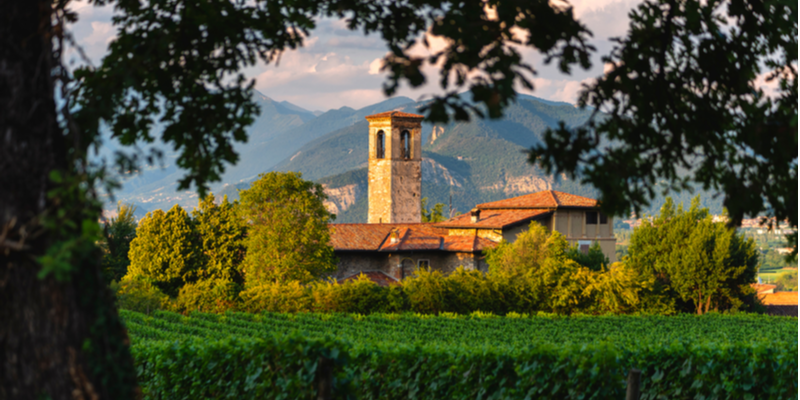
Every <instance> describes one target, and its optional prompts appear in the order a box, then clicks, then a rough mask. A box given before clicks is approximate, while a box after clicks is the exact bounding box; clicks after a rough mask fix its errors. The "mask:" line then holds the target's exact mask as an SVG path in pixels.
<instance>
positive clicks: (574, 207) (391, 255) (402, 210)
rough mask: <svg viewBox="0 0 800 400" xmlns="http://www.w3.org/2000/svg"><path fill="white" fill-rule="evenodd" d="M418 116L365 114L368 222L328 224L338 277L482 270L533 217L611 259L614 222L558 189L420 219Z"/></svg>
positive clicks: (592, 204) (388, 279) (381, 278)
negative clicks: (488, 255) (492, 252)
mask: <svg viewBox="0 0 800 400" xmlns="http://www.w3.org/2000/svg"><path fill="white" fill-rule="evenodd" d="M423 118H424V117H423V116H422V115H417V114H409V113H403V112H399V111H389V112H384V113H380V114H374V115H370V116H367V117H366V119H367V121H369V217H368V223H366V224H331V225H330V227H331V244H332V245H333V248H334V251H335V253H336V256H337V257H338V258H339V269H338V271H337V272H336V274H335V276H334V277H335V278H337V279H339V280H340V281H343V280H348V279H353V278H354V277H355V276H357V275H358V274H359V273H364V274H365V275H367V276H368V277H369V278H370V279H372V280H374V281H375V282H377V283H379V284H382V285H387V284H390V283H392V282H396V281H399V280H402V279H403V278H404V277H407V276H410V275H413V274H414V272H415V271H416V270H417V269H419V268H431V269H434V270H439V271H441V272H442V273H444V274H448V273H451V272H453V271H454V270H455V269H456V268H458V267H459V266H463V267H464V268H466V269H477V270H480V271H484V272H485V271H487V270H488V265H487V264H486V261H485V259H484V255H483V251H484V250H486V249H489V248H492V247H494V246H496V245H497V244H498V243H499V242H500V241H501V240H506V241H508V242H513V241H514V240H516V238H517V235H519V234H520V233H522V232H524V231H525V230H527V229H528V227H529V226H530V224H531V222H532V221H536V222H538V223H541V224H542V225H544V226H545V227H546V228H547V229H548V230H549V231H552V230H554V229H555V230H557V231H559V232H561V233H562V234H563V235H564V236H565V237H566V238H567V240H568V241H569V242H570V244H571V245H577V246H578V247H579V248H580V249H581V250H583V251H588V249H589V247H590V246H591V245H592V244H593V243H594V242H599V243H600V247H601V248H602V250H603V253H604V254H605V255H606V257H608V259H609V260H610V261H611V262H614V261H616V253H615V242H616V241H615V238H614V232H613V221H612V218H611V217H610V216H606V215H604V214H603V213H601V212H600V211H599V209H598V203H597V200H594V199H590V198H587V197H582V196H576V195H572V194H569V193H564V192H558V191H555V190H546V191H541V192H536V193H532V194H527V195H523V196H518V197H513V198H510V199H506V200H500V201H494V202H490V203H483V204H478V205H476V206H475V208H473V209H472V210H471V211H470V212H469V213H468V214H463V215H459V216H456V217H454V218H451V219H450V220H447V221H444V222H438V223H423V222H421V221H422V209H421V198H422V196H421V186H422V173H421V163H422V139H421V137H422V119H423Z"/></svg>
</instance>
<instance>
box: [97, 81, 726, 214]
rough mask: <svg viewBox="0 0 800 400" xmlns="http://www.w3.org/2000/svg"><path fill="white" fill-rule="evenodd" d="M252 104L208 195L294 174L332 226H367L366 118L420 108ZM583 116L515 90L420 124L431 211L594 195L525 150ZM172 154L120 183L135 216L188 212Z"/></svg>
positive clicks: (261, 99)
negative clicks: (494, 103)
mask: <svg viewBox="0 0 800 400" xmlns="http://www.w3.org/2000/svg"><path fill="white" fill-rule="evenodd" d="M254 100H255V101H256V102H257V104H258V105H259V107H260V109H261V113H260V115H259V116H258V117H257V118H256V120H255V122H254V123H253V125H252V126H250V127H249V128H248V133H249V135H248V137H249V139H248V142H247V143H244V144H243V143H239V144H236V145H235V149H236V151H237V152H238V153H239V155H240V159H239V162H238V163H237V164H236V165H234V166H229V167H228V168H227V170H226V171H225V173H224V175H223V180H222V182H219V183H217V184H214V185H212V191H213V192H214V193H215V194H217V195H218V196H219V197H221V196H222V195H227V196H228V197H229V198H231V199H235V198H238V194H237V191H238V190H239V189H244V188H247V187H249V184H250V182H252V181H253V180H255V179H256V178H257V177H258V174H260V173H263V172H268V171H298V172H301V173H302V174H303V177H304V178H305V179H309V180H313V181H316V182H319V183H321V184H323V185H324V186H325V187H326V192H327V194H328V196H329V199H328V201H327V202H326V206H327V207H328V208H329V210H330V211H332V212H334V213H335V214H337V218H336V222H366V216H367V204H368V203H367V195H366V194H367V186H366V185H367V170H366V166H367V144H368V141H367V127H368V125H367V121H366V120H365V119H364V117H365V116H367V115H370V114H375V113H379V112H384V111H392V110H397V111H403V112H411V113H422V112H421V111H420V109H421V108H422V107H423V106H424V105H425V102H420V101H414V100H412V99H410V98H407V97H394V98H390V99H387V100H385V101H382V102H379V103H377V104H373V105H370V106H367V107H364V108H361V109H358V110H356V109H352V108H349V107H342V108H339V109H336V110H329V111H326V112H323V113H320V112H312V111H308V110H305V109H303V108H302V107H299V106H296V105H294V104H291V103H289V102H285V101H283V102H277V101H275V100H272V99H270V98H269V97H267V96H265V95H263V94H261V93H258V92H255V93H254ZM590 113H591V111H588V110H582V109H578V108H576V107H574V106H573V105H571V104H568V103H558V102H552V101H548V100H543V99H539V98H536V97H533V96H528V95H522V94H520V95H518V98H517V101H516V102H515V103H514V104H512V105H511V106H510V107H509V108H508V109H507V110H506V111H505V113H504V117H503V118H502V119H500V120H481V119H478V118H473V119H472V121H470V122H453V123H449V124H437V125H432V124H430V123H427V122H426V123H423V125H422V143H423V149H422V156H423V163H422V196H423V197H427V198H428V205H429V206H430V205H433V204H435V203H443V204H445V205H446V206H445V212H446V213H448V212H450V213H453V214H455V213H458V212H462V213H463V212H466V211H469V210H470V209H471V208H472V207H473V206H474V205H475V204H478V203H482V202H488V201H494V200H499V199H503V198H507V197H512V196H516V195H519V194H525V193H530V192H535V191H538V190H546V189H556V190H562V191H566V192H570V193H574V194H578V195H582V196H588V197H595V196H596V194H597V193H596V191H595V189H594V188H592V187H590V186H586V185H581V184H579V183H578V182H575V181H571V180H568V179H566V177H563V176H561V177H554V176H549V175H547V174H544V172H543V171H541V170H539V169H538V168H537V167H534V166H532V165H531V164H529V163H528V162H527V155H526V154H525V152H524V151H525V150H526V149H528V148H530V146H531V145H533V144H535V143H538V142H539V140H541V137H542V134H543V132H544V131H545V130H546V129H547V128H548V127H555V126H557V124H558V122H559V121H564V122H565V123H566V125H567V126H575V125H577V124H580V123H582V122H584V121H586V119H587V118H588V117H589V115H590ZM104 147H105V149H103V151H101V153H103V154H106V155H108V154H111V152H112V150H116V149H117V148H116V147H115V146H114V145H113V143H111V144H110V145H108V146H104ZM176 156H177V155H176V154H175V153H174V152H169V151H164V157H163V167H162V166H151V167H148V168H146V169H144V170H143V171H142V172H141V173H140V174H138V175H136V176H134V177H131V178H128V179H126V180H125V181H124V182H123V187H122V189H121V190H119V191H118V192H116V199H117V200H121V201H123V202H127V203H134V204H135V205H136V206H137V213H136V214H137V216H139V217H140V216H142V215H143V214H144V213H145V212H148V211H151V210H154V209H159V208H160V209H165V210H166V209H168V208H170V207H172V205H174V204H175V203H178V204H181V206H183V207H184V208H188V209H192V208H194V207H195V206H196V205H197V195H196V193H195V192H193V191H183V192H178V191H177V190H176V189H177V183H176V182H177V180H178V178H179V177H180V176H181V175H182V171H181V170H180V169H179V168H177V167H176V166H175V164H174V160H175V159H176ZM654 206H660V204H654ZM108 208H109V209H113V205H111V204H109V205H108ZM713 211H714V210H712V212H713Z"/></svg>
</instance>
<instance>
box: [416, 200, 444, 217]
mask: <svg viewBox="0 0 800 400" xmlns="http://www.w3.org/2000/svg"><path fill="white" fill-rule="evenodd" d="M421 202H422V205H421V208H422V222H442V221H444V220H445V219H447V218H445V217H444V203H436V204H434V205H433V207H431V208H430V209H428V198H427V197H423V198H422V200H421Z"/></svg>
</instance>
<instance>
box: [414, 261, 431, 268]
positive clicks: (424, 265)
mask: <svg viewBox="0 0 800 400" xmlns="http://www.w3.org/2000/svg"><path fill="white" fill-rule="evenodd" d="M430 267H431V260H417V268H419V269H428V268H430Z"/></svg>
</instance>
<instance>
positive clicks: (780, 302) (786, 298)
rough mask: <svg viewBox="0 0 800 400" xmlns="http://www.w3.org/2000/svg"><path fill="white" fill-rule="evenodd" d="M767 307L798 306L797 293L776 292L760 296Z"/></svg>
mask: <svg viewBox="0 0 800 400" xmlns="http://www.w3.org/2000/svg"><path fill="white" fill-rule="evenodd" d="M758 298H760V299H761V303H762V304H764V305H765V306H796V305H797V292H775V293H763V294H760V295H758Z"/></svg>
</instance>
